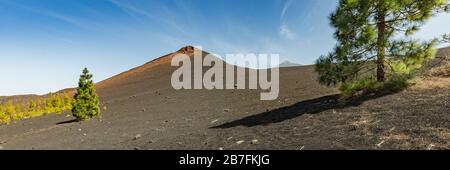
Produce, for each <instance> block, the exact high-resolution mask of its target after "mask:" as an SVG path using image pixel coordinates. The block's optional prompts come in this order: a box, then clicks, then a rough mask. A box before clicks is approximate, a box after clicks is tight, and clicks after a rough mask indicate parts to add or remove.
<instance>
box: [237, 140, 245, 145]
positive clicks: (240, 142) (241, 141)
mask: <svg viewBox="0 0 450 170" xmlns="http://www.w3.org/2000/svg"><path fill="white" fill-rule="evenodd" d="M244 142H245V141H244V140H240V141H237V142H236V144H238V145H240V144H242V143H244Z"/></svg>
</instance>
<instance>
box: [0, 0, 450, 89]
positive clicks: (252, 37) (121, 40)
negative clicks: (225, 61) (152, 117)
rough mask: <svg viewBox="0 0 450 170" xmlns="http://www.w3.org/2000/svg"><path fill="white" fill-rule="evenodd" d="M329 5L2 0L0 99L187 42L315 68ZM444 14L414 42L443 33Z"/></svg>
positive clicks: (247, 0)
mask: <svg viewBox="0 0 450 170" xmlns="http://www.w3.org/2000/svg"><path fill="white" fill-rule="evenodd" d="M336 3H337V1H335V0H297V1H296V0H139V1H138V0H127V1H121V0H76V1H75V0H0V58H1V60H0V62H1V65H0V75H1V81H0V96H2V95H14V94H44V93H48V92H50V91H57V90H60V89H62V88H67V87H74V86H76V84H77V81H78V80H77V79H78V76H79V74H80V72H81V70H82V68H83V67H88V68H89V69H90V70H91V72H93V73H94V76H95V78H94V80H95V81H100V80H103V79H105V78H108V77H110V76H113V75H115V74H118V73H120V72H123V71H126V70H128V69H131V68H133V67H136V66H139V65H141V64H143V63H145V62H147V61H150V60H152V59H154V58H156V57H159V56H161V55H164V54H167V53H169V52H173V51H175V50H178V49H179V48H180V47H182V46H185V45H188V44H192V45H200V46H203V49H204V50H206V51H209V52H213V53H217V54H219V55H225V54H227V53H250V52H251V53H279V54H280V56H281V58H282V60H289V61H292V62H296V63H300V64H312V63H314V61H315V59H316V58H317V57H319V56H320V55H322V54H326V53H327V52H329V51H330V50H331V49H332V47H333V45H334V44H335V41H334V39H333V37H332V33H333V30H332V28H330V27H329V24H328V19H327V17H328V15H329V14H330V13H331V12H332V11H333V10H334V9H335V6H336ZM449 21H450V15H449V14H443V15H440V16H438V17H436V18H434V19H432V20H431V21H430V22H428V23H427V24H426V25H425V26H424V28H423V29H422V31H421V32H419V33H418V34H417V35H416V36H417V37H418V38H422V39H429V38H432V37H435V36H438V35H439V34H441V33H444V32H446V31H448V28H450V24H449V23H450V22H449Z"/></svg>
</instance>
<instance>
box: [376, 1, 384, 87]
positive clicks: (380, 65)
mask: <svg viewBox="0 0 450 170" xmlns="http://www.w3.org/2000/svg"><path fill="white" fill-rule="evenodd" d="M377 20H378V21H377V22H378V24H377V28H378V40H377V81H378V82H384V80H385V70H384V69H385V65H384V57H385V51H384V49H385V45H386V44H385V42H386V40H385V30H386V21H385V9H384V5H383V1H379V4H378V16H377Z"/></svg>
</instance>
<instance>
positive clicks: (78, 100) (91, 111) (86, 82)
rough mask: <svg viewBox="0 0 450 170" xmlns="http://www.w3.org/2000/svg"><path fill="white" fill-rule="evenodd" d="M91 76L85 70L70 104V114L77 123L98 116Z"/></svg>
mask: <svg viewBox="0 0 450 170" xmlns="http://www.w3.org/2000/svg"><path fill="white" fill-rule="evenodd" d="M91 79H92V74H89V70H88V69H87V68H85V69H84V70H83V74H82V75H81V76H80V80H79V82H78V88H77V93H76V94H75V96H74V98H73V102H72V114H73V116H74V117H76V118H77V120H78V121H82V120H86V119H89V118H92V117H96V116H98V115H99V114H100V108H99V99H98V95H97V93H96V92H95V88H94V82H93V81H92V80H91Z"/></svg>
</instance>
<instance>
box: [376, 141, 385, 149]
mask: <svg viewBox="0 0 450 170" xmlns="http://www.w3.org/2000/svg"><path fill="white" fill-rule="evenodd" d="M384 142H385V141H384V140H383V141H381V142H380V143H378V144H377V146H378V147H381V145H382V144H383V143H384Z"/></svg>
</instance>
